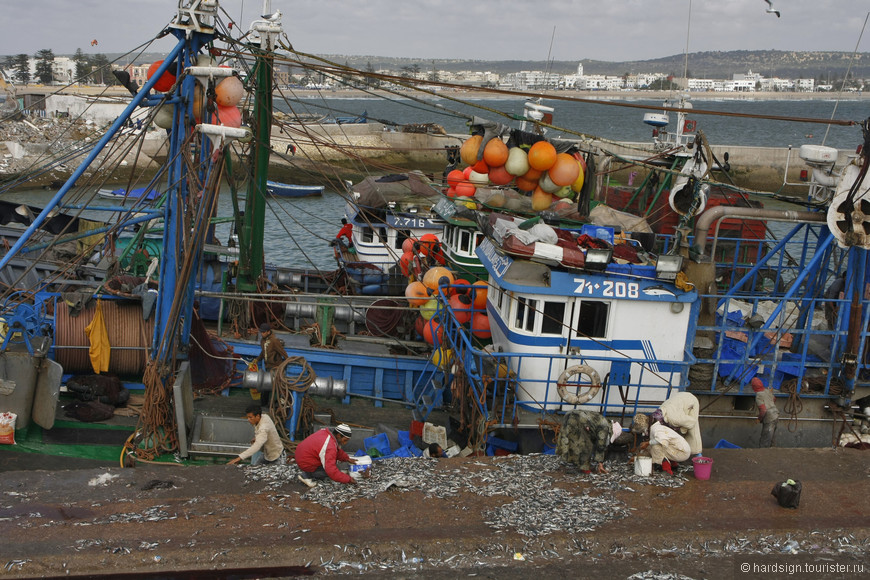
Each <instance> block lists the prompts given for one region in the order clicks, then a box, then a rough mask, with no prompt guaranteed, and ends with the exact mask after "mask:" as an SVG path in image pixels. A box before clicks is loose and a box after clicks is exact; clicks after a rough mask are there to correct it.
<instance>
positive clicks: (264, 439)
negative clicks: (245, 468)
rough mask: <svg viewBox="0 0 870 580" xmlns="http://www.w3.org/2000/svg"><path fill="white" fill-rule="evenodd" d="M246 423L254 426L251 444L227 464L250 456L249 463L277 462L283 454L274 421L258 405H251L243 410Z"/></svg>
mask: <svg viewBox="0 0 870 580" xmlns="http://www.w3.org/2000/svg"><path fill="white" fill-rule="evenodd" d="M245 416H246V417H247V419H248V423H250V424H251V425H253V426H254V440H253V441H252V442H251V446H250V447H248V448H247V449H245V450H244V451H242V452H241V453H239V456H238V457H236V458H235V459H232V460H231V461H230V462H229V464H230V465H235V464H236V463H238V462H240V461H243V460H245V459H248V458H249V457H250V458H251V465H262V464H271V463H276V462H278V460H279V459H281V457H283V455H284V444H283V443H281V437H280V436H279V435H278V430H277V429H276V428H275V423H274V422H273V421H272V418H271V417H269V415H263V411H262V409H261V408H260V405H256V404H254V405H251V406H249V407H248V408H247V410H246V411H245Z"/></svg>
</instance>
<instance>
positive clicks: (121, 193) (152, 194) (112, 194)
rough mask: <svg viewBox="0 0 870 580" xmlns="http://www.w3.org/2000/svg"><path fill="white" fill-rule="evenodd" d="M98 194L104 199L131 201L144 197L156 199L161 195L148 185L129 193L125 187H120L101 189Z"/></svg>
mask: <svg viewBox="0 0 870 580" xmlns="http://www.w3.org/2000/svg"><path fill="white" fill-rule="evenodd" d="M146 192H147V193H146ZM97 195H98V196H99V197H102V198H104V199H120V200H131V201H138V200H140V199H144V200H146V201H154V200H155V199H157V198H158V197H160V192H159V191H156V190H153V189H151V190H148V188H146V187H137V188H136V189H134V190H132V191H131V192H130V193H129V194H128V193H127V190H126V189H125V188H123V187H120V188H118V189H99V190H97Z"/></svg>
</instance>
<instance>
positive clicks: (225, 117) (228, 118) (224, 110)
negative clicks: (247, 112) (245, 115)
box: [212, 105, 242, 129]
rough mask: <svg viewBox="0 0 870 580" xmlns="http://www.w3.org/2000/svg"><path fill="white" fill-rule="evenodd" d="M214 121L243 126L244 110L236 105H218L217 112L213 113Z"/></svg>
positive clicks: (220, 123) (226, 125)
mask: <svg viewBox="0 0 870 580" xmlns="http://www.w3.org/2000/svg"><path fill="white" fill-rule="evenodd" d="M212 123H214V124H216V125H223V126H224V127H235V128H237V129H238V128H239V127H241V126H242V112H241V111H240V110H239V108H238V107H237V106H235V105H231V106H229V107H224V106H221V105H218V107H217V114H215V115H212Z"/></svg>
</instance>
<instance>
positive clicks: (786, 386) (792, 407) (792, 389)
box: [779, 379, 804, 433]
mask: <svg viewBox="0 0 870 580" xmlns="http://www.w3.org/2000/svg"><path fill="white" fill-rule="evenodd" d="M779 390H780V391H781V392H783V393H788V394H789V395H788V400H787V401H786V402H785V405H784V406H783V409H782V410H783V412H784V413H786V414H787V415H788V430H789V432H790V433H794V432H795V431H797V416H798V415H799V414H800V413H801V411H803V409H804V404H803V401H801V397H800V393H798V382H797V379H790V380H788V381H785V382H783V383H782V386H781V387H780V388H779Z"/></svg>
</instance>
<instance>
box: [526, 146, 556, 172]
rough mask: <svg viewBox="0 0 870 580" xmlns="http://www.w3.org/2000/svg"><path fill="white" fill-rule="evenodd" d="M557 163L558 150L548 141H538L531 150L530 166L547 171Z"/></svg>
mask: <svg viewBox="0 0 870 580" xmlns="http://www.w3.org/2000/svg"><path fill="white" fill-rule="evenodd" d="M555 163H556V148H555V147H553V145H552V143H549V142H547V141H538V142H537V143H535V144H534V145H532V147H531V148H530V149H529V166H530V167H531V168H532V169H537V170H538V171H547V170H548V169H550V168H551V167H552V166H553V165H555Z"/></svg>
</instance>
